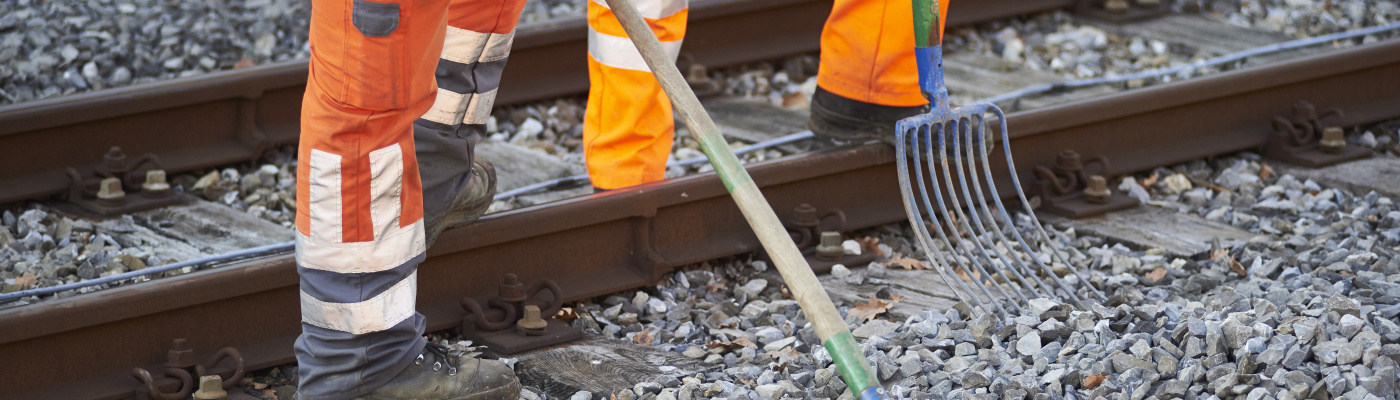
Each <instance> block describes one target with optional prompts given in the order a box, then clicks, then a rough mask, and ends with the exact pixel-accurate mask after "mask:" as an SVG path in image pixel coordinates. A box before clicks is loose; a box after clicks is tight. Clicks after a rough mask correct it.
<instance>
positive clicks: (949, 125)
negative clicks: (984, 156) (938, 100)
mask: <svg viewBox="0 0 1400 400" xmlns="http://www.w3.org/2000/svg"><path fill="white" fill-rule="evenodd" d="M941 125H942V127H941V128H942V129H939V131H938V138H937V139H938V149H937V152H935V151H934V149H933V146H932V142H931V141H930V143H929V148H928V151H927V154H929V156H930V160H929V164H930V168H929V170H930V172H933V170H934V169H938V170H940V171H942V176H943V180H944V182H945V183H946V185H947V186H948V194H949V198H948V199H947V200H948V201H947V202H945V199H944V198H943V190H942V189H941V187H940V186H939V184H938V178H937V177H935V176H932V175H930V177H929V183H930V185H931V186H932V187H933V190H931V191H932V192H933V195H934V197H935V198H936V199H937V200H938V212H939V214H940V215H942V216H943V220H944V221H949V223H950V224H951V225H952V227H953V231H952V234H953V236H954V239H957V240H958V246H957V249H958V250H959V251H960V252H961V253H962V254H963V256H964V257H966V258H967V259H968V262H967V263H966V264H967V265H970V266H971V267H972V268H971V269H967V268H964V270H965V271H967V272H968V275H969V277H971V275H972V271H974V270H975V271H976V272H977V274H978V276H977V279H978V280H979V282H980V283H981V284H982V285H981V286H980V287H982V288H983V290H984V291H986V287H987V286H991V287H992V288H993V289H996V291H997V292H1000V293H1001V295H1002V298H1003V299H1006V300H1010V299H1011V294H1009V293H1007V292H1006V289H1005V288H1003V287H1001V285H997V284H995V283H994V281H992V276H993V275H992V274H991V273H988V272H987V270H986V269H985V268H983V267H982V262H979V261H982V260H985V261H986V263H987V264H988V265H989V266H991V260H990V258H988V257H986V251H985V250H983V251H982V256H983V258H982V259H981V260H979V259H978V257H977V256H976V255H974V254H973V252H972V250H971V249H968V247H969V246H967V245H966V244H965V243H964V242H963V240H962V239H961V238H959V237H958V234H957V229H956V228H957V224H958V223H961V222H964V221H967V217H966V216H964V215H962V207H961V205H960V204H959V203H958V199H957V196H956V193H955V192H954V190H955V189H954V186H953V183H952V176H951V175H950V174H949V168H948V153H947V151H948V146H947V142H946V141H945V137H946V136H947V133H948V132H949V131H952V130H956V129H957V124H956V123H955V122H954V121H952V120H949V119H945V120H943V122H942V124H941ZM932 157H938V164H939V165H941V166H942V168H941V169H940V168H935V167H934V166H933V160H932ZM919 182H920V184H922V183H923V182H924V180H923V179H922V177H921V178H920V180H919ZM920 189H921V190H922V191H923V195H924V199H925V200H924V201H925V202H926V203H929V202H928V193H929V192H930V190H927V189H925V188H924V187H923V186H920ZM929 204H932V203H929ZM949 209H951V210H952V211H953V212H954V213H956V215H957V216H958V217H959V218H957V219H954V218H953V215H952V214H949ZM929 213H930V214H932V213H933V211H932V210H930V211H929ZM939 235H941V236H940V237H942V238H943V241H944V242H945V243H947V245H948V248H950V249H951V248H953V242H952V240H950V239H948V238H947V236H946V235H944V233H943V232H942V231H939ZM974 244H976V243H975V242H974ZM978 246H979V247H980V244H979V245H978ZM1006 280H1007V281H1010V279H1006ZM988 295H989V296H990V293H988ZM1008 304H1010V305H1011V307H1012V308H1013V309H1017V310H1019V309H1020V307H1018V306H1017V305H1016V303H1015V302H1014V301H1013V302H1009V303H1008Z"/></svg>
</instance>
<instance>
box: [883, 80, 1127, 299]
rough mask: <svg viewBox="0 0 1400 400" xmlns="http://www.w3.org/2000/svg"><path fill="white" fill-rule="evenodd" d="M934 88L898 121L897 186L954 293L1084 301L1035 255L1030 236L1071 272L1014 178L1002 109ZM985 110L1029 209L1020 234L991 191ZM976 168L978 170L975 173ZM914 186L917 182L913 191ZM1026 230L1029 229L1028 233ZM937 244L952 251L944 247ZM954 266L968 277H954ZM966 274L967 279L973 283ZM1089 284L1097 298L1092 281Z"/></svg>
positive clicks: (921, 239) (975, 296)
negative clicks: (924, 105)
mask: <svg viewBox="0 0 1400 400" xmlns="http://www.w3.org/2000/svg"><path fill="white" fill-rule="evenodd" d="M939 75H941V74H939ZM940 77H941V76H940ZM940 81H941V79H940ZM940 83H941V82H940ZM932 89H934V90H933V91H932V93H929V95H930V96H929V97H931V98H933V99H934V101H933V105H932V107H931V109H930V111H929V112H928V113H926V114H922V115H917V116H914V117H910V118H906V119H904V120H901V121H899V122H898V123H897V124H896V128H897V129H896V150H897V152H898V153H899V154H898V156H897V157H896V160H897V164H898V166H899V183H900V189H901V190H902V191H903V195H904V200H905V210H906V213H907V214H908V217H909V221H910V223H911V225H913V226H914V227H915V232H916V235H917V236H919V237H918V238H916V239H917V240H916V241H917V242H918V244H919V247H920V249H921V250H922V251H923V252H924V255H925V256H926V257H928V258H929V259H930V261H931V262H932V263H933V264H934V265H935V269H937V270H938V271H937V272H938V273H939V274H940V276H941V277H942V278H943V279H944V281H945V283H946V284H948V286H949V287H950V288H952V289H953V291H954V292H955V294H956V295H957V296H958V297H959V299H961V300H962V301H963V302H964V303H967V304H968V305H969V306H970V307H971V308H973V309H975V310H982V311H984V312H986V311H996V312H999V313H1002V314H1006V313H1007V311H1008V310H1013V311H1014V310H1019V309H1020V308H1021V307H1020V306H1019V305H1018V304H1017V302H1016V300H1020V302H1021V303H1022V304H1024V303H1027V302H1029V301H1030V299H1031V298H1038V297H1045V298H1058V299H1060V300H1062V301H1065V302H1072V303H1077V304H1079V305H1080V306H1081V307H1085V306H1087V304H1085V303H1083V300H1082V299H1081V298H1080V297H1079V296H1078V295H1077V294H1076V293H1075V289H1074V288H1073V287H1071V285H1070V284H1068V283H1066V282H1065V281H1064V280H1061V279H1060V277H1059V275H1057V274H1056V273H1055V271H1054V270H1052V268H1051V265H1047V263H1045V262H1043V261H1042V260H1041V257H1040V256H1039V251H1038V250H1037V248H1038V247H1033V246H1032V244H1033V243H1034V244H1038V245H1040V246H1043V247H1049V248H1050V251H1049V252H1050V253H1052V255H1053V258H1054V259H1056V260H1057V261H1059V263H1060V264H1061V265H1059V266H1062V267H1064V268H1067V269H1069V271H1071V273H1072V272H1073V268H1071V264H1069V263H1068V262H1067V261H1066V260H1064V259H1063V257H1062V256H1061V255H1060V254H1059V253H1060V251H1059V249H1058V244H1057V242H1055V241H1054V240H1051V238H1050V237H1049V235H1048V234H1047V233H1046V231H1045V230H1044V228H1043V227H1042V226H1041V225H1040V223H1039V220H1038V219H1036V218H1035V215H1034V213H1033V212H1032V211H1031V209H1030V208H1029V206H1028V204H1029V202H1028V201H1027V200H1026V196H1025V191H1024V190H1023V188H1022V186H1021V184H1020V181H1019V180H1018V179H1017V178H1016V173H1015V165H1014V163H1013V162H1012V159H1011V152H1010V148H1009V146H1008V145H1009V143H1010V141H1009V139H1010V137H1009V135H1008V134H1007V132H1008V131H1007V127H1006V116H1005V113H1003V112H1002V110H1001V109H1000V108H999V107H997V106H996V105H995V104H990V103H976V104H971V105H966V106H962V107H958V108H951V107H950V106H949V105H948V101H947V91H946V89H943V88H942V87H941V85H938V86H937V87H934V88H932ZM988 114H991V115H993V116H995V117H996V119H997V121H998V123H999V125H1000V126H999V128H1000V129H999V133H1000V135H1001V143H1002V146H1003V148H1004V149H1005V151H1006V153H1005V157H1006V163H1007V168H1008V169H1009V171H1010V174H1011V177H1010V183H1011V187H1012V189H1013V191H1014V194H1015V196H1017V197H1018V199H1019V200H1021V203H1022V205H1023V207H1024V212H1025V213H1026V214H1028V215H1029V216H1030V220H1031V222H1032V226H1031V227H1029V229H1030V230H1032V231H1033V232H1031V233H1032V235H1022V234H1021V231H1020V230H1018V229H1016V228H1015V227H1014V223H1013V221H1014V218H1013V216H1012V214H1011V212H1009V211H1008V210H1007V208H1006V206H1005V205H1004V204H1003V203H1002V200H1001V196H1000V194H999V193H998V191H997V188H996V187H997V184H996V181H995V180H994V178H993V177H994V174H993V172H992V163H991V162H990V161H991V160H990V156H989V154H990V152H989V148H990V147H993V143H992V141H991V140H990V139H991V138H992V136H989V135H988V134H987V129H986V128H987V123H988V121H987V119H988V118H987V115H988ZM935 161H936V163H935ZM950 161H951V165H950ZM911 163H912V167H913V168H910V166H911V165H910V164H911ZM925 164H927V167H925ZM954 167H955V168H954ZM979 170H980V172H981V173H982V175H983V177H982V178H979V177H978V172H979ZM940 177H941V178H942V182H943V184H942V185H940V184H939V180H940V179H939V178H940ZM914 186H918V188H919V190H918V191H917V192H915V191H914V189H913V188H914ZM984 188H985V189H986V191H985V192H984V191H983V189H984ZM945 193H946V194H947V196H944V194H945ZM963 203H966V204H963ZM964 208H965V209H966V212H964V211H963V210H964ZM940 217H941V220H942V222H943V224H940V222H939V221H940ZM925 224H927V228H925V226H926V225H925ZM1003 225H1004V226H1005V228H1004V227H1003ZM960 227H961V228H965V231H966V236H967V238H966V239H964V238H963V237H962V236H963V235H961V234H960V233H959V228H960ZM945 231H946V232H945ZM931 233H932V235H931ZM935 236H937V238H935ZM950 236H951V238H950ZM1027 236H1031V237H1029V239H1030V240H1028V237H1027ZM1037 239H1038V240H1039V243H1037ZM940 248H942V249H945V250H946V251H948V252H951V253H952V254H948V255H944V254H942V253H941V252H940V250H939V249H940ZM1017 249H1019V250H1020V252H1017V251H1016V250H1017ZM1052 264H1053V263H1052ZM959 274H961V275H963V276H965V277H966V278H963V279H960V278H959V277H958V276H959ZM1042 277H1043V278H1044V279H1042ZM1076 278H1078V277H1076ZM964 280H970V281H972V285H971V287H969V286H968V285H966V284H964V282H963V281H964ZM1047 280H1048V281H1050V283H1047V282H1046V281H1047ZM1080 281H1081V282H1082V279H1080ZM1052 283H1053V284H1052ZM1088 288H1089V290H1090V291H1091V292H1092V293H1093V294H1095V295H1097V296H1096V297H1098V298H1100V299H1102V294H1099V293H1098V292H1097V291H1094V290H1093V288H1092V286H1088ZM979 294H980V296H979Z"/></svg>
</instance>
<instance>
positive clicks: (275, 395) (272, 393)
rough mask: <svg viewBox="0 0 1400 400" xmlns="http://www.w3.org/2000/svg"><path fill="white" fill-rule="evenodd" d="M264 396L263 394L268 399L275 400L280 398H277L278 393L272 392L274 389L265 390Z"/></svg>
mask: <svg viewBox="0 0 1400 400" xmlns="http://www.w3.org/2000/svg"><path fill="white" fill-rule="evenodd" d="M262 394H263V396H267V397H268V398H273V399H276V398H279V397H277V391H275V390H272V389H263V391H262Z"/></svg>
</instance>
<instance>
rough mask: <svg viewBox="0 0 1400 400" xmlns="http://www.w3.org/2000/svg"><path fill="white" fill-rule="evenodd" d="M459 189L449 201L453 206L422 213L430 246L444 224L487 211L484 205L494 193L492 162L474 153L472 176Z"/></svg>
mask: <svg viewBox="0 0 1400 400" xmlns="http://www.w3.org/2000/svg"><path fill="white" fill-rule="evenodd" d="M468 179H470V180H469V181H468V182H467V184H466V185H465V186H463V187H462V191H461V192H458V193H457V198H456V200H455V201H453V202H452V206H451V207H449V208H448V209H447V211H446V212H444V213H443V214H441V215H425V216H424V217H425V218H424V219H425V220H426V223H425V224H424V225H423V229H424V230H425V231H426V232H425V233H426V234H427V241H428V247H433V242H434V241H437V237H438V234H440V233H442V231H444V230H447V228H453V227H458V226H462V225H466V224H470V223H472V222H476V219H477V218H481V215H482V214H485V213H486V209H488V208H491V202H492V200H493V198H494V197H495V196H496V166H494V165H491V161H488V160H487V159H486V158H485V157H482V156H481V155H480V154H477V155H476V157H475V158H474V159H473V160H472V172H471V177H470V178H468Z"/></svg>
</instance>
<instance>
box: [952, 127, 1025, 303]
mask: <svg viewBox="0 0 1400 400" xmlns="http://www.w3.org/2000/svg"><path fill="white" fill-rule="evenodd" d="M957 118H958V121H959V122H961V124H960V125H961V126H960V127H959V129H958V131H957V135H955V136H953V151H954V152H955V153H956V156H955V157H953V160H954V164H955V166H956V167H957V173H958V181H959V186H960V187H961V188H962V195H963V199H964V200H965V201H967V208H968V214H969V215H971V217H972V221H971V223H970V224H969V225H970V226H971V227H972V229H973V230H974V231H976V235H974V236H975V237H974V239H973V240H975V241H979V242H980V241H986V242H987V245H986V246H980V245H979V248H980V247H991V248H992V250H993V252H995V253H996V254H997V257H998V259H999V260H1001V261H1002V265H1003V266H1005V267H1006V268H1005V270H1009V271H1011V273H1012V275H1014V276H1015V278H1016V279H1017V280H1019V281H1020V282H1021V286H1022V287H1023V288H1024V290H1026V291H1030V292H1032V293H1035V288H1034V287H1033V286H1032V285H1031V284H1030V282H1029V281H1027V280H1026V278H1025V277H1024V276H1022V274H1021V272H1020V270H1019V269H1018V268H1017V266H1016V264H1020V259H1019V258H1013V257H1008V256H1007V255H1006V254H1005V252H1003V251H1001V249H1000V248H998V247H996V245H995V243H994V241H993V240H992V238H991V237H990V236H991V235H988V234H987V232H986V231H987V230H988V229H987V228H986V224H984V223H983V222H982V218H981V217H980V216H979V212H978V211H979V209H978V207H977V206H979V205H980V206H981V210H983V211H987V212H986V214H987V216H988V219H992V214H991V212H990V211H989V210H987V205H986V200H985V199H982V201H973V200H972V190H971V189H969V188H968V182H969V181H970V182H971V183H972V185H971V186H972V187H973V188H976V190H977V193H978V197H979V198H980V197H982V196H981V193H982V188H981V187H980V183H979V181H978V180H977V174H968V172H970V171H971V169H967V168H964V166H963V160H964V159H968V161H969V162H975V161H974V160H972V159H971V144H972V140H971V139H970V138H969V140H962V138H963V137H967V136H970V135H971V133H972V130H973V126H974V124H972V122H973V119H972V118H971V117H970V115H967V114H960V115H959V116H958V117H957ZM959 142H962V143H963V144H965V145H959ZM968 175H971V179H969V178H968ZM955 207H956V206H955ZM990 222H991V223H992V224H995V221H990ZM997 234H1000V232H997ZM984 252H985V250H984ZM1008 259H1010V260H1012V261H1013V262H1014V264H1013V263H1012V262H1008V261H1007V260H1008ZM1005 270H1003V271H1001V273H1002V274H1003V276H1005V274H1006V271H1005ZM1009 281H1010V279H1008V282H1009ZM1018 294H1019V293H1018ZM1020 297H1021V298H1022V300H1023V301H1026V302H1029V301H1030V299H1027V298H1026V297H1025V296H1024V295H1021V296H1020Z"/></svg>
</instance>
